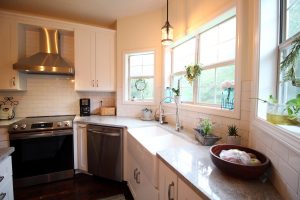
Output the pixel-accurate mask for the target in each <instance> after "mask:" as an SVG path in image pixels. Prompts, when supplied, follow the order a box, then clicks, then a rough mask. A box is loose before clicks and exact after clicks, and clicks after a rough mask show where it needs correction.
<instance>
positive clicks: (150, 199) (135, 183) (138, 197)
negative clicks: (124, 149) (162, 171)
mask: <svg viewBox="0 0 300 200" xmlns="http://www.w3.org/2000/svg"><path fill="white" fill-rule="evenodd" d="M127 159H128V162H127V163H128V168H127V170H128V176H129V179H128V186H129V188H130V191H131V193H132V196H133V198H134V199H135V200H158V190H157V189H156V188H155V187H154V186H153V185H152V184H151V182H150V180H149V179H148V178H147V176H146V174H145V173H144V172H143V169H142V168H141V167H140V165H139V164H138V163H137V162H136V161H135V159H134V158H133V157H132V155H131V154H130V153H128V155H127Z"/></svg>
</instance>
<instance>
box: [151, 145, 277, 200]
mask: <svg viewBox="0 0 300 200" xmlns="http://www.w3.org/2000/svg"><path fill="white" fill-rule="evenodd" d="M157 156H158V158H159V159H160V160H162V161H163V162H164V163H165V164H166V165H167V166H169V167H170V168H171V169H172V170H173V171H174V172H175V173H176V174H177V175H178V176H179V177H180V178H181V179H182V180H183V181H184V182H185V183H186V184H188V185H189V186H190V187H191V188H192V189H193V190H194V191H195V192H196V193H198V194H199V195H200V196H201V197H203V198H204V199H213V200H221V199H222V200H223V199H224V200H226V199H235V200H244V199H272V200H276V199H281V197H280V195H279V194H278V192H277V191H276V190H275V188H274V187H273V186H272V184H271V183H269V182H266V183H262V182H260V181H259V180H242V179H237V178H234V177H231V176H229V175H226V174H224V173H223V172H221V171H220V170H219V169H218V168H216V167H215V165H214V164H213V163H212V161H211V159H210V153H209V147H206V146H201V145H194V144H191V145H188V146H184V147H179V148H178V147H177V148H172V149H167V150H164V151H159V152H157Z"/></svg>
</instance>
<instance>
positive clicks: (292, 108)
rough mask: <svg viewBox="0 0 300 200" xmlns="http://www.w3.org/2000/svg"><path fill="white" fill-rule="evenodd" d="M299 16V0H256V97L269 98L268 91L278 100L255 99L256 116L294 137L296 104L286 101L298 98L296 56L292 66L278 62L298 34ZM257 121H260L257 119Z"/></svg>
mask: <svg viewBox="0 0 300 200" xmlns="http://www.w3.org/2000/svg"><path fill="white" fill-rule="evenodd" d="M278 9H279V10H278ZM299 18H300V0H277V1H260V22H259V24H260V26H259V28H260V44H259V45H260V48H259V68H258V98H259V99H263V100H269V96H270V95H272V96H273V97H274V98H275V99H277V100H278V102H276V101H269V103H264V102H262V101H258V103H257V116H258V118H260V119H263V120H266V121H268V122H270V123H269V124H268V125H266V127H267V126H270V127H272V128H276V127H280V130H281V129H282V130H284V131H282V133H284V132H288V133H291V134H293V135H296V136H297V137H299V134H300V129H299V119H300V112H299V110H297V109H298V108H299V104H298V106H297V105H288V104H287V102H290V104H293V103H295V102H298V100H297V99H296V97H297V95H299V94H300V72H299V70H300V61H299V60H300V59H299V58H298V60H296V65H295V67H290V66H288V67H287V68H286V69H283V68H281V63H282V61H283V60H284V59H285V58H286V56H287V55H288V54H289V53H290V51H291V49H292V47H293V45H292V44H293V41H294V39H295V38H297V37H299V36H300V21H299ZM290 69H293V70H292V71H290ZM287 72H292V73H287ZM292 99H294V100H293V101H290V100H292ZM296 104H297V103H296ZM257 124H258V125H260V123H259V120H258V121H257ZM270 124H273V125H276V126H271V125H270ZM261 125H262V126H263V125H264V124H261ZM284 134H285V133H284Z"/></svg>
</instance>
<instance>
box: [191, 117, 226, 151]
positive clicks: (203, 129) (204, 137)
mask: <svg viewBox="0 0 300 200" xmlns="http://www.w3.org/2000/svg"><path fill="white" fill-rule="evenodd" d="M195 130H196V134H195V136H196V139H197V140H198V141H199V142H200V143H201V144H203V145H205V146H211V145H214V144H215V143H216V142H217V141H218V140H220V139H221V137H219V136H215V135H213V134H212V133H211V132H212V130H213V123H212V122H211V121H210V120H209V119H204V120H202V121H201V122H200V124H199V126H198V127H197V128H195Z"/></svg>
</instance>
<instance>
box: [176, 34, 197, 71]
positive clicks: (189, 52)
mask: <svg viewBox="0 0 300 200" xmlns="http://www.w3.org/2000/svg"><path fill="white" fill-rule="evenodd" d="M195 48H196V39H195V38H193V39H190V40H188V41H186V42H184V43H183V44H181V45H179V46H177V47H175V48H174V49H173V64H172V66H173V67H172V69H173V73H176V72H180V71H184V70H185V68H184V67H185V66H186V65H189V64H193V63H195Z"/></svg>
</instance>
